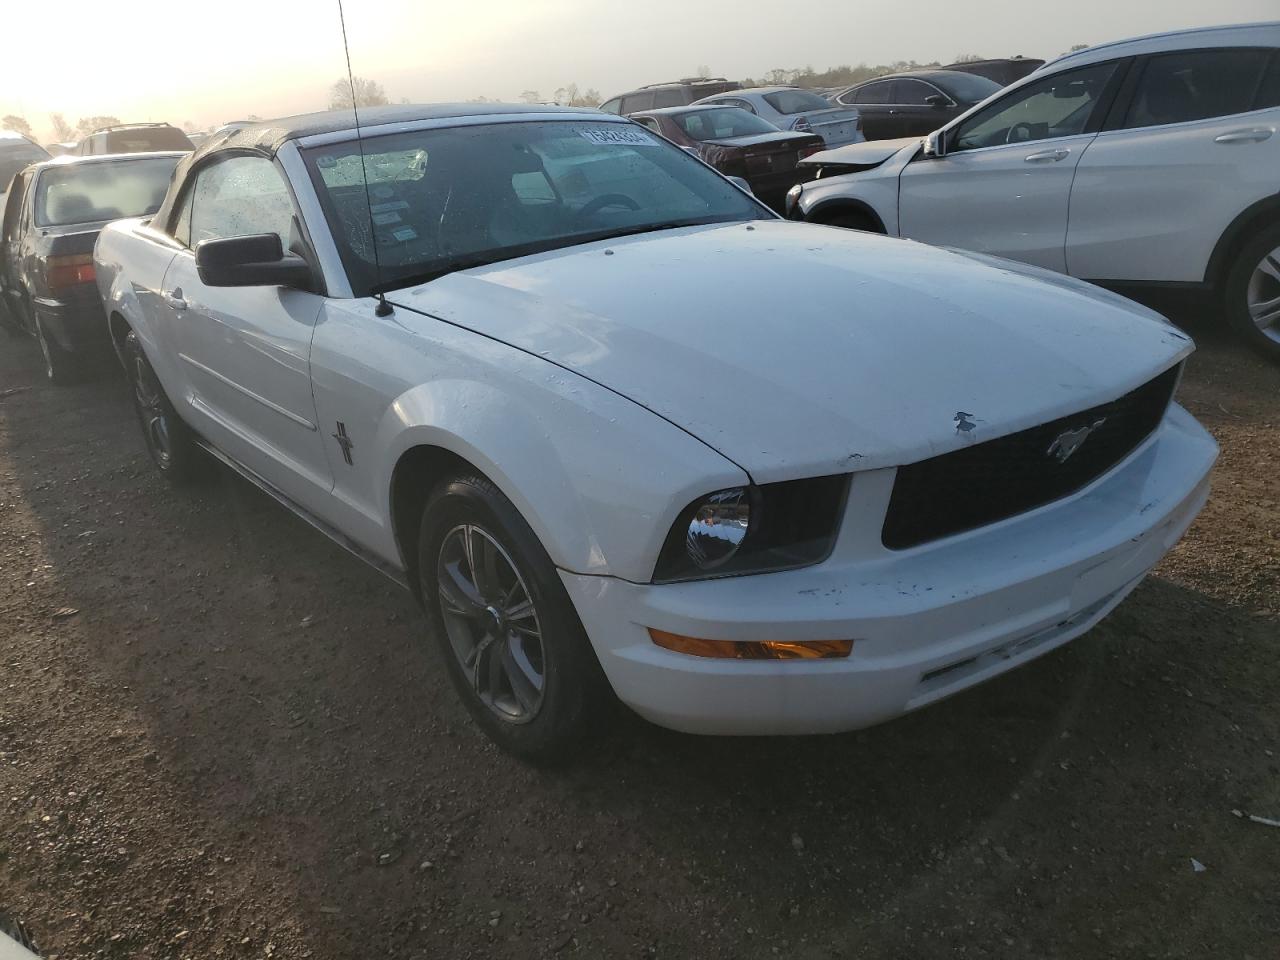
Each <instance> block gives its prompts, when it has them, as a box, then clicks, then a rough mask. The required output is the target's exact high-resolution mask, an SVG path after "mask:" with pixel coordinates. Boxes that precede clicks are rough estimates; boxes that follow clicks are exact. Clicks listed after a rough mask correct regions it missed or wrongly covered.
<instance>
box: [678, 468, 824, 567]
mask: <svg viewBox="0 0 1280 960" xmlns="http://www.w3.org/2000/svg"><path fill="white" fill-rule="evenodd" d="M848 490H849V476H848V474H841V475H838V476H832V477H814V478H812V479H808V480H787V481H784V482H782V483H766V484H762V485H759V486H756V485H750V486H745V487H730V488H729V489H726V490H716V491H714V492H712V493H709V494H707V495H705V496H702V497H699V498H698V499H697V500H695V501H693V503H691V504H689V505H688V506H687V507H685V508H684V509H683V510H681V511H680V515H679V516H678V517H677V518H676V522H675V523H674V524H673V525H672V527H671V532H670V533H668V534H667V539H666V541H665V542H664V543H663V545H662V551H661V553H659V555H658V565H657V567H656V569H655V570H654V574H653V580H654V582H655V583H672V582H676V581H680V580H701V579H706V578H710V577H730V576H739V575H742V574H747V573H765V572H767V571H772V570H791V569H794V568H796V567H807V566H811V565H812V564H815V563H821V562H822V561H823V560H825V559H826V558H827V557H828V556H830V554H831V550H832V548H833V547H834V546H835V540H836V532H837V530H838V529H839V527H840V518H841V516H842V515H843V513H844V503H845V497H846V495H847V493H848Z"/></svg>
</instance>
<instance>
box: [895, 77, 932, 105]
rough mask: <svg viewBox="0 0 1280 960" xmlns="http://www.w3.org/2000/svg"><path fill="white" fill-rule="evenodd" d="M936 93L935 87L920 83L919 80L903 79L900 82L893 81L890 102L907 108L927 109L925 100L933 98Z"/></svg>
mask: <svg viewBox="0 0 1280 960" xmlns="http://www.w3.org/2000/svg"><path fill="white" fill-rule="evenodd" d="M937 93H938V90H937V88H936V87H931V86H929V84H927V83H921V82H920V81H919V80H912V79H909V78H906V77H904V78H903V79H901V80H895V81H894V83H893V100H892V101H891V102H892V103H896V104H900V105H902V106H907V107H927V106H928V103H927V102H926V100H925V98H926V97H932V96H935V95H937Z"/></svg>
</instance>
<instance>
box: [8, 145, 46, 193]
mask: <svg viewBox="0 0 1280 960" xmlns="http://www.w3.org/2000/svg"><path fill="white" fill-rule="evenodd" d="M48 159H49V154H47V153H46V152H45V151H44V150H42V149H41V148H40V147H37V146H36V145H35V144H34V143H16V144H13V145H12V146H9V145H6V144H0V193H4V192H5V191H6V190H8V189H9V181H10V180H12V179H13V178H14V177H15V176H17V175H18V172H19V171H21V170H24V169H26V168H27V167H29V166H30V165H31V164H33V163H36V162H38V161H40V160H48Z"/></svg>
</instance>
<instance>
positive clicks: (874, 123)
mask: <svg viewBox="0 0 1280 960" xmlns="http://www.w3.org/2000/svg"><path fill="white" fill-rule="evenodd" d="M892 93H893V81H892V80H871V81H868V82H867V83H864V84H863V85H862V86H860V87H857V88H856V89H854V90H853V92H852V93H850V94H847V95H846V96H845V97H842V98H841V100H840V102H841V103H842V104H843V105H846V106H854V107H857V108H858V112H859V113H860V114H862V135H863V136H865V137H866V138H867V139H868V140H890V139H892V138H893V137H896V136H897V134H896V133H894V129H895V120H894V118H893V115H892V114H891V113H890V112H889V97H890V95H891V94H892Z"/></svg>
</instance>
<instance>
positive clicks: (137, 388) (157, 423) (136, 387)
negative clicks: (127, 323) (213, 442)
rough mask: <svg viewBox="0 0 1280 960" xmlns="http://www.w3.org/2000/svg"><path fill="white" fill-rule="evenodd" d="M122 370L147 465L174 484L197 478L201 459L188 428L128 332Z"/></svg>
mask: <svg viewBox="0 0 1280 960" xmlns="http://www.w3.org/2000/svg"><path fill="white" fill-rule="evenodd" d="M124 356H125V369H126V372H127V374H128V376H129V382H130V384H131V385H132V387H133V409H134V411H135V412H136V413H137V414H138V423H139V425H141V427H142V438H143V440H144V441H146V444H147V453H148V454H150V455H151V461H152V463H154V464H155V465H156V467H157V469H159V471H160V472H161V473H163V474H164V475H165V476H166V477H168V478H169V480H170V482H172V483H175V484H182V483H186V482H188V481H190V480H192V479H194V478H195V477H196V476H198V475H199V473H200V472H201V470H202V468H203V467H204V465H205V463H204V455H203V453H202V452H201V450H200V448H199V447H198V446H197V445H196V442H195V435H194V434H193V433H192V432H191V428H190V427H188V426H187V425H186V424H185V423H183V422H182V419H181V418H180V417H179V416H178V414H177V412H176V411H175V410H174V409H173V404H171V403H170V402H169V398H168V397H167V396H165V392H164V388H163V387H161V386H160V380H159V378H157V377H156V372H155V370H154V369H152V367H151V362H150V361H149V360H147V355H146V353H144V352H143V349H142V344H141V343H140V342H139V341H138V335H137V334H136V333H134V332H133V331H132V330H130V331H129V333H128V335H127V336H126V337H125V338H124Z"/></svg>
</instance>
